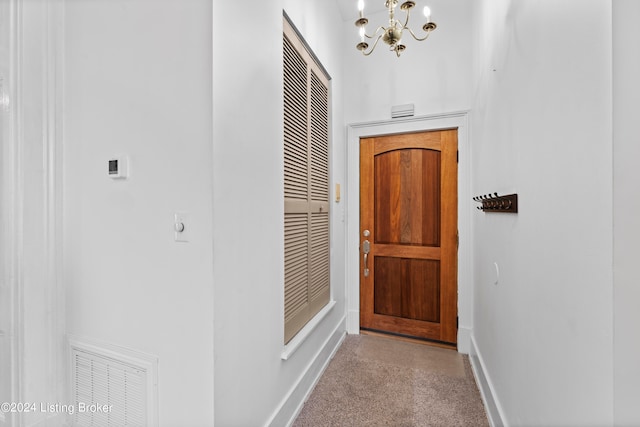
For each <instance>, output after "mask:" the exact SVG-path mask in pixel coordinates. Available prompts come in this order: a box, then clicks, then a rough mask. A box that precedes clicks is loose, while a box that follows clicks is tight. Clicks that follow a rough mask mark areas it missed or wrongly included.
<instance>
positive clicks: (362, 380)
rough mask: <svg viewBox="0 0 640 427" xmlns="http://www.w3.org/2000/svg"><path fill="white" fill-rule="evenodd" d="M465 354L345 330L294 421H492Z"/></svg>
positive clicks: (309, 425) (299, 424) (302, 424)
mask: <svg viewBox="0 0 640 427" xmlns="http://www.w3.org/2000/svg"><path fill="white" fill-rule="evenodd" d="M488 425H489V423H488V421H487V416H486V414H485V412H484V407H483V405H482V401H481V398H480V393H479V392H478V388H477V386H476V383H475V381H474V378H473V373H472V372H471V367H470V365H469V360H468V358H467V356H464V355H461V354H459V353H458V352H456V351H454V350H446V349H442V348H436V347H430V346H427V345H423V344H419V343H413V342H404V341H397V340H394V339H390V338H386V337H379V336H368V335H347V337H346V339H345V341H344V343H343V344H342V346H341V347H340V349H339V350H338V351H337V353H336V355H335V357H334V358H333V360H332V361H331V363H330V364H329V366H328V367H327V370H326V371H325V373H324V375H323V376H322V378H321V379H320V381H319V382H318V384H317V385H316V388H315V389H314V391H313V392H312V394H311V396H310V397H309V400H308V401H307V402H306V403H305V405H304V407H303V408H302V411H301V413H300V415H299V416H298V418H297V419H296V421H295V422H294V424H293V426H294V427H320V426H398V427H400V426H403V427H405V426H406V427H409V426H488Z"/></svg>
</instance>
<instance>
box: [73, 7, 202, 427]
mask: <svg viewBox="0 0 640 427" xmlns="http://www.w3.org/2000/svg"><path fill="white" fill-rule="evenodd" d="M65 6H66V10H65V12H66V16H65V22H64V29H65V34H64V37H65V44H64V48H65V49H64V56H63V57H61V59H62V58H63V59H64V67H63V73H64V92H63V100H64V108H63V112H64V133H65V135H64V158H63V162H64V163H63V165H64V188H63V190H64V212H63V214H64V283H65V286H66V290H67V294H66V297H67V298H66V303H67V317H66V321H67V332H68V333H70V334H73V335H76V336H79V337H87V338H91V339H95V340H100V341H104V342H106V343H110V344H114V345H119V346H124V347H128V348H131V349H134V350H139V351H143V352H146V353H150V354H152V355H156V356H157V357H158V358H159V386H158V388H159V420H160V424H159V425H160V426H167V427H168V426H175V425H181V426H202V425H212V424H213V403H212V402H213V284H212V280H213V273H212V249H213V248H212V241H213V234H212V225H211V217H212V196H211V193H212V184H211V182H212V160H211V159H212V148H211V147H212V125H211V116H212V101H211V98H212V96H211V76H212V69H211V67H212V66H211V49H212V48H211V44H212V42H211V40H212V39H211V2H209V1H206V0H187V1H179V2H178V1H175V0H135V1H132V0H92V1H67V2H66V5H65ZM117 155H126V156H128V157H129V163H130V164H129V166H130V177H129V178H128V179H126V180H112V179H110V178H109V177H108V176H107V161H108V160H109V158H111V157H112V156H117ZM181 211H184V212H188V213H190V219H189V222H188V223H187V228H189V230H190V235H191V240H190V241H189V242H188V243H176V242H174V240H173V238H174V233H173V226H174V225H173V215H174V212H181Z"/></svg>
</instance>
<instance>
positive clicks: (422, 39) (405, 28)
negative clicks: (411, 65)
mask: <svg viewBox="0 0 640 427" xmlns="http://www.w3.org/2000/svg"><path fill="white" fill-rule="evenodd" d="M403 29H404V30H409V33H410V34H411V35H412V36H413V38H414V39H416V40H418V41H419V42H421V41H424V40H426V39H427V38H429V35H430V34H431V31H433V30H428V31H427V34H426V35H425V36H424V37H417V36H416V35H415V34H414V33H413V30H412V29H411V28H409V27H406V26H405V27H404V28H403Z"/></svg>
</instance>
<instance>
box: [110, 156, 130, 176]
mask: <svg viewBox="0 0 640 427" xmlns="http://www.w3.org/2000/svg"><path fill="white" fill-rule="evenodd" d="M109 176H110V177H111V178H114V179H117V178H126V177H127V158H126V157H114V158H112V159H109Z"/></svg>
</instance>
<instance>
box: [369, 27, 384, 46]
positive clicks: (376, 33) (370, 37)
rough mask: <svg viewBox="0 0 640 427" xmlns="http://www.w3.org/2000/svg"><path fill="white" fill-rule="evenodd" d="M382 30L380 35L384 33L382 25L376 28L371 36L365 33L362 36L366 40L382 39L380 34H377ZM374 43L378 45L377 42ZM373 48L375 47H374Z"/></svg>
mask: <svg viewBox="0 0 640 427" xmlns="http://www.w3.org/2000/svg"><path fill="white" fill-rule="evenodd" d="M380 30H382V34H384V32H385V31H386V28H384V27H383V26H382V25H381V26H379V27H378V28H376V30H375V31H374V32H373V35H372V36H370V35H369V34H367V33H364V36H365V37H366V38H368V39H374V38H376V37H377V38H378V39H380V37H382V34H378V31H380ZM376 43H378V41H377V40H376ZM374 46H375V45H374Z"/></svg>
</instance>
